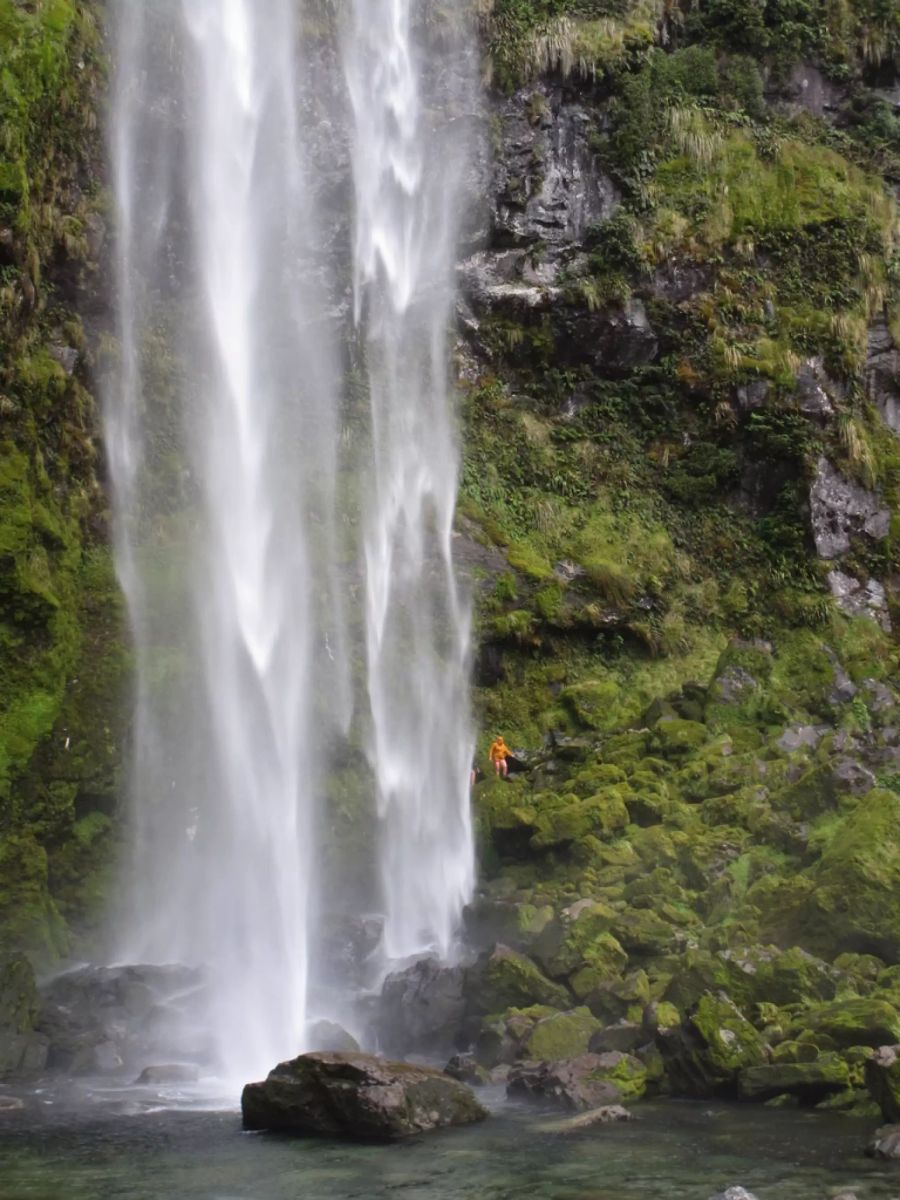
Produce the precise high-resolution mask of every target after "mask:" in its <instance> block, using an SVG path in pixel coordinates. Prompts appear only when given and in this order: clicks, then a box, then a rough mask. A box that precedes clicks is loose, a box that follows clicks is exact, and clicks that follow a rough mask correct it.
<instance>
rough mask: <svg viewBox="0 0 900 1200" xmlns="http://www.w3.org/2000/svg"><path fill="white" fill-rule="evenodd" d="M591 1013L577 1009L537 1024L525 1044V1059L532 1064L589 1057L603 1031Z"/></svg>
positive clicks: (583, 1009)
mask: <svg viewBox="0 0 900 1200" xmlns="http://www.w3.org/2000/svg"><path fill="white" fill-rule="evenodd" d="M601 1028H602V1026H601V1024H600V1022H599V1021H598V1020H597V1018H596V1017H594V1016H593V1015H592V1014H591V1012H590V1009H587V1008H575V1009H572V1010H571V1011H570V1012H562V1013H554V1014H553V1015H552V1016H548V1017H544V1018H543V1019H542V1020H540V1021H538V1022H537V1024H536V1025H535V1026H534V1027H533V1029H532V1030H531V1033H530V1034H529V1035H528V1037H527V1038H526V1039H525V1040H524V1042H523V1043H522V1047H521V1049H522V1055H523V1057H525V1058H527V1059H528V1060H529V1061H531V1060H533V1061H541V1062H559V1061H560V1060H561V1059H564V1058H577V1057H578V1055H580V1054H586V1053H587V1049H588V1045H589V1043H590V1040H591V1038H592V1037H593V1035H594V1034H595V1033H596V1032H597V1031H598V1030H599V1029H601Z"/></svg>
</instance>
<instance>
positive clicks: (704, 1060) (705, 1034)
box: [656, 992, 766, 1097]
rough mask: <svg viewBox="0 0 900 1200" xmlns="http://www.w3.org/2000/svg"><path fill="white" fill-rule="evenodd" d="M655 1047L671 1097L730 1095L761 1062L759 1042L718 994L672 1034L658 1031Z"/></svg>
mask: <svg viewBox="0 0 900 1200" xmlns="http://www.w3.org/2000/svg"><path fill="white" fill-rule="evenodd" d="M656 1044H657V1046H658V1048H659V1051H660V1054H661V1055H662V1058H663V1062H664V1063H665V1071H666V1077H667V1079H668V1080H669V1083H670V1084H671V1087H672V1090H673V1092H674V1093H675V1094H676V1095H682V1096H697V1097H702V1096H716V1095H733V1094H734V1093H735V1091H736V1089H737V1080H738V1075H739V1073H740V1072H741V1071H743V1070H746V1069H747V1068H748V1067H756V1066H761V1065H762V1064H763V1063H765V1061H766V1049H765V1046H764V1044H763V1041H762V1038H761V1037H760V1035H759V1034H758V1033H757V1031H756V1030H755V1029H754V1028H753V1026H752V1025H751V1024H750V1022H749V1021H748V1020H747V1019H746V1017H744V1016H743V1014H742V1013H741V1012H740V1010H739V1009H738V1008H737V1006H736V1005H735V1004H733V1003H732V1001H731V1000H730V999H729V998H728V997H727V996H726V995H725V994H724V993H721V992H720V993H718V994H715V995H713V994H712V993H710V992H707V993H706V994H705V995H703V996H701V997H700V999H699V1001H698V1002H697V1004H696V1005H695V1006H694V1008H693V1009H691V1011H690V1012H689V1013H688V1014H687V1016H686V1017H685V1019H684V1021H683V1022H682V1024H681V1025H680V1026H678V1027H677V1028H676V1029H661V1030H660V1031H659V1033H658V1034H657V1035H656Z"/></svg>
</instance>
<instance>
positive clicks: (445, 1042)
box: [377, 958, 466, 1053]
mask: <svg viewBox="0 0 900 1200" xmlns="http://www.w3.org/2000/svg"><path fill="white" fill-rule="evenodd" d="M464 985H465V971H464V970H463V968H462V967H445V966H441V964H440V963H438V962H437V961H435V960H434V959H431V958H426V959H422V960H420V961H419V962H417V963H413V965H412V966H411V967H407V968H406V969H405V970H403V971H398V972H396V973H395V974H393V975H389V976H388V977H387V979H386V980H385V981H384V986H383V988H382V992H381V998H380V1001H379V1008H378V1018H377V1029H378V1034H379V1038H380V1040H381V1043H382V1045H384V1046H385V1047H386V1048H387V1049H388V1050H389V1051H402V1052H404V1053H405V1052H407V1051H410V1050H428V1049H434V1048H436V1047H446V1046H451V1045H453V1044H454V1043H455V1041H456V1037H457V1034H458V1031H459V1027H460V1025H461V1024H462V1020H463V1016H464V1013H465V1008H466V999H465V995H464Z"/></svg>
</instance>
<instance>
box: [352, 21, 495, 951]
mask: <svg viewBox="0 0 900 1200" xmlns="http://www.w3.org/2000/svg"><path fill="white" fill-rule="evenodd" d="M454 8H457V9H458V8H461V6H454V5H450V6H449V7H448V9H447V13H445V20H446V19H448V14H449V13H450V12H451V11H452V10H453V9H454ZM417 9H418V14H417V15H418V16H419V18H420V20H421V18H422V6H421V5H416V4H415V3H414V0H354V3H353V6H352V15H351V17H350V20H349V25H348V29H347V31H346V33H345V38H344V66H345V73H346V77H347V84H348V88H349V92H350V99H351V106H352V112H353V120H354V127H353V139H352V146H353V151H352V153H353V168H354V170H353V174H354V184H355V193H356V230H355V236H356V246H355V292H356V319H357V323H358V324H359V323H361V324H362V325H363V327H364V330H365V339H366V341H365V345H366V355H367V365H368V376H369V388H370V394H371V413H372V458H373V461H372V476H371V488H370V493H371V494H370V502H369V504H368V506H367V514H366V524H365V561H366V580H367V587H366V601H367V608H366V618H367V620H366V635H367V655H368V668H369V679H368V682H369V696H370V701H371V708H372V720H373V733H372V742H371V760H372V764H373V767H374V770H375V775H376V778H377V784H378V800H379V811H380V813H381V815H382V818H383V829H382V847H381V870H382V883H383V888H384V899H385V906H386V925H385V937H384V949H385V953H386V955H387V957H388V958H389V959H402V958H405V957H408V956H411V955H414V954H418V953H422V952H423V951H429V950H430V951H434V952H437V953H438V954H439V955H440V956H442V957H446V956H447V955H449V954H450V952H451V949H452V945H453V940H454V937H455V935H456V934H457V932H458V928H457V927H458V922H459V918H460V915H461V912H462V908H463V905H464V903H465V901H466V899H467V898H468V896H469V894H470V892H471V888H472V884H473V865H474V864H473V854H472V830H471V823H470V812H469V796H468V788H469V767H470V763H471V756H472V749H473V739H472V737H471V733H470V722H469V711H468V704H467V691H468V665H469V664H468V652H469V615H468V609H467V607H466V605H465V604H464V603H463V601H462V599H461V597H460V595H459V593H458V591H457V585H456V580H455V577H454V572H453V565H452V554H451V536H452V522H453V513H454V509H455V504H456V491H457V463H458V454H457V447H456V433H455V430H454V427H453V424H452V413H451V406H450V404H449V402H448V395H447V392H448V388H447V362H446V360H447V331H448V327H449V325H450V321H451V314H452V303H453V278H452V272H453V267H454V262H455V251H456V240H457V221H458V217H459V210H460V186H461V180H462V178H463V167H464V153H465V136H464V129H465V122H464V121H461V120H457V121H454V120H451V119H448V113H447V111H446V107H447V106H448V105H454V104H459V103H461V102H462V103H464V102H465V100H466V99H468V96H467V87H468V73H467V64H466V57H465V54H464V53H461V52H460V47H459V46H458V45H457V46H456V47H455V48H453V52H447V48H446V47H445V53H446V65H448V66H449V71H448V72H447V74H446V75H445V76H444V78H443V79H442V80H441V83H440V85H439V89H438V90H439V91H440V99H439V101H438V102H439V103H441V104H442V105H443V106H444V111H443V113H442V123H441V128H440V130H438V129H437V128H436V125H437V122H436V121H435V120H434V118H433V115H432V117H431V118H429V113H428V111H427V109H426V104H427V102H428V100H429V99H430V100H431V102H432V103H434V102H435V94H434V92H435V79H434V78H433V77H432V78H431V79H428V78H426V70H425V67H426V64H425V61H424V58H423V55H422V53H421V47H420V46H419V45H417V43H416V39H415V37H414V29H413V18H414V14H416V10H417ZM432 65H433V64H432ZM454 71H455V72H456V77H455V80H454V78H453V75H452V73H453V72H454ZM435 73H436V72H435ZM448 76H449V78H448ZM429 88H430V89H431V93H432V94H431V96H430V97H429V96H427V95H426V89H429ZM456 115H457V116H459V114H456Z"/></svg>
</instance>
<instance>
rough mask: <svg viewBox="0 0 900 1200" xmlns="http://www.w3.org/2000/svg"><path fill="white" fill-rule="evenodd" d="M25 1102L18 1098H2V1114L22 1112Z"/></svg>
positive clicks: (0, 1103) (0, 1110)
mask: <svg viewBox="0 0 900 1200" xmlns="http://www.w3.org/2000/svg"><path fill="white" fill-rule="evenodd" d="M24 1107H25V1101H24V1100H22V1099H20V1098H19V1097H18V1096H0V1113H6V1112H21V1110H22V1109H23V1108H24Z"/></svg>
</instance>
